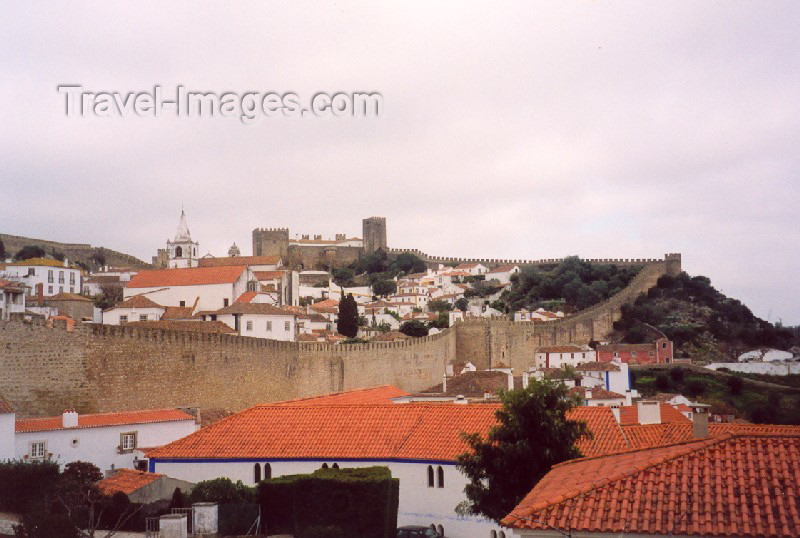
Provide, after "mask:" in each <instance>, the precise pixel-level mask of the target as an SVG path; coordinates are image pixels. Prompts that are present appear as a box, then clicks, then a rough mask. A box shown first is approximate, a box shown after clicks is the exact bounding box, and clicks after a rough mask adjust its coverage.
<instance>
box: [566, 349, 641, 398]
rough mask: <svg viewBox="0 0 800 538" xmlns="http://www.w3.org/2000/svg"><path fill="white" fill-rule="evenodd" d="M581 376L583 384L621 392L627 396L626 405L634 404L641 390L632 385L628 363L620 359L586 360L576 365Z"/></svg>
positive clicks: (576, 369)
mask: <svg viewBox="0 0 800 538" xmlns="http://www.w3.org/2000/svg"><path fill="white" fill-rule="evenodd" d="M575 371H576V372H577V373H578V374H579V375H580V376H581V386H582V387H588V388H599V389H604V390H607V391H611V392H614V393H617V394H621V395H623V396H624V397H625V405H632V404H633V399H634V398H638V397H639V392H638V391H637V390H635V389H634V388H633V387H632V386H631V376H630V372H629V370H628V364H627V363H625V362H622V361H620V360H615V361H611V362H603V361H598V362H585V363H583V364H579V365H578V366H576V367H575Z"/></svg>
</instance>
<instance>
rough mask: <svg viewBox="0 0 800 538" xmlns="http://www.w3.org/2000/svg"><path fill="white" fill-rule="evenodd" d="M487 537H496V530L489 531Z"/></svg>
mask: <svg viewBox="0 0 800 538" xmlns="http://www.w3.org/2000/svg"><path fill="white" fill-rule="evenodd" d="M489 538H497V531H492V532H490V533H489Z"/></svg>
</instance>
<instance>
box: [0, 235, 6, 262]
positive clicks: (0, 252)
mask: <svg viewBox="0 0 800 538" xmlns="http://www.w3.org/2000/svg"><path fill="white" fill-rule="evenodd" d="M5 259H6V246H5V245H4V244H3V241H2V240H0V261H5Z"/></svg>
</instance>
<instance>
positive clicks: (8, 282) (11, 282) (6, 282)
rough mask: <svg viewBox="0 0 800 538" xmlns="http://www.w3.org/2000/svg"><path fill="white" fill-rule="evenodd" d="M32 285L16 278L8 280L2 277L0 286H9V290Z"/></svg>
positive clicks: (20, 289)
mask: <svg viewBox="0 0 800 538" xmlns="http://www.w3.org/2000/svg"><path fill="white" fill-rule="evenodd" d="M28 287H30V286H26V285H25V284H23V283H22V282H17V281H15V280H7V279H5V278H0V288H7V289H9V290H19V291H23V290H24V289H25V288H28Z"/></svg>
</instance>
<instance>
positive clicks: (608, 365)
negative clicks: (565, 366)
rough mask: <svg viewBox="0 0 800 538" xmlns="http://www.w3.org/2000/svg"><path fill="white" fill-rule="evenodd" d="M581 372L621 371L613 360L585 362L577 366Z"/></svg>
mask: <svg viewBox="0 0 800 538" xmlns="http://www.w3.org/2000/svg"><path fill="white" fill-rule="evenodd" d="M575 369H576V370H577V371H579V372H619V371H620V370H619V366H617V365H616V364H614V363H613V362H584V363H583V364H579V365H578V366H576V367H575Z"/></svg>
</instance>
